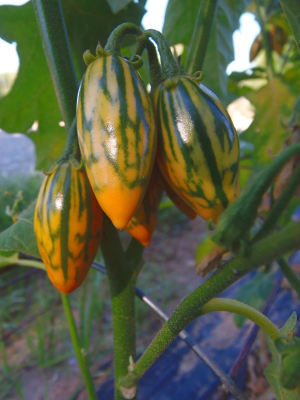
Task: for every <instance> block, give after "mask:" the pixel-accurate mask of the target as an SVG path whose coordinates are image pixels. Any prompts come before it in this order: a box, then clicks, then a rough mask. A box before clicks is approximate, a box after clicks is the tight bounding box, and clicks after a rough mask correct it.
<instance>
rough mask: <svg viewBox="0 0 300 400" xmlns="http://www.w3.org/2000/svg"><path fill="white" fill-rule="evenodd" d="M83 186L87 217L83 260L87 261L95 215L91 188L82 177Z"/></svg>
mask: <svg viewBox="0 0 300 400" xmlns="http://www.w3.org/2000/svg"><path fill="white" fill-rule="evenodd" d="M84 188H85V206H86V209H87V217H86V218H87V221H86V230H85V242H84V250H83V251H84V261H85V262H87V261H88V259H89V244H90V240H91V236H92V220H93V218H95V217H94V216H93V207H92V194H91V189H90V186H89V182H88V180H87V179H84Z"/></svg>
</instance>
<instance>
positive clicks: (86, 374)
mask: <svg viewBox="0 0 300 400" xmlns="http://www.w3.org/2000/svg"><path fill="white" fill-rule="evenodd" d="M61 299H62V303H63V306H64V310H65V315H66V318H67V321H68V326H69V330H70V335H71V339H72V343H73V348H74V351H75V356H76V359H77V362H78V365H79V368H80V371H81V374H82V377H83V380H84V383H85V387H86V390H87V392H88V396H89V399H91V400H97V399H98V398H97V394H96V391H95V387H94V383H93V379H92V376H91V373H90V370H89V368H88V365H87V362H86V359H85V354H84V349H83V348H82V346H81V343H80V339H79V336H78V332H77V329H76V325H75V321H74V317H73V314H72V309H71V305H70V302H69V298H68V296H67V295H66V294H63V293H61Z"/></svg>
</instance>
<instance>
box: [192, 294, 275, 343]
mask: <svg viewBox="0 0 300 400" xmlns="http://www.w3.org/2000/svg"><path fill="white" fill-rule="evenodd" d="M213 311H229V312H232V313H235V314H239V315H242V316H243V317H246V318H248V319H250V320H251V321H253V322H255V323H256V324H257V325H258V326H260V327H261V329H263V330H264V331H265V332H266V333H267V334H268V335H269V336H270V338H271V339H273V340H274V339H276V338H277V337H279V336H281V334H280V331H279V329H278V328H276V326H275V325H274V324H273V322H271V321H270V320H269V318H268V317H266V316H265V315H264V314H262V313H261V312H260V311H258V310H256V308H254V307H250V306H248V304H245V303H242V302H241V301H237V300H232V299H226V298H218V299H212V300H210V301H209V302H207V303H206V304H205V305H204V306H203V307H202V309H201V312H200V315H204V314H207V313H210V312H213Z"/></svg>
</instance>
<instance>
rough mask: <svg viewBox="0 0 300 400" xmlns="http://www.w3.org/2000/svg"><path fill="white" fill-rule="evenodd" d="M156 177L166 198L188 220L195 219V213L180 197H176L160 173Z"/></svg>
mask: <svg viewBox="0 0 300 400" xmlns="http://www.w3.org/2000/svg"><path fill="white" fill-rule="evenodd" d="M158 177H159V183H160V186H161V187H162V188H163V189H164V191H165V192H166V194H167V196H168V197H169V198H170V200H172V202H173V203H174V205H175V206H176V207H177V208H178V210H180V211H181V212H182V213H183V214H185V215H186V216H187V217H188V218H189V219H195V218H196V217H197V213H196V211H194V210H193V209H192V208H191V207H190V206H189V205H188V204H187V203H186V202H185V201H184V200H183V199H182V198H181V197H180V196H178V194H177V193H176V192H175V191H174V190H173V189H172V187H171V186H170V185H169V184H168V183H167V181H166V180H165V178H164V177H163V175H162V174H161V172H160V171H159V173H158Z"/></svg>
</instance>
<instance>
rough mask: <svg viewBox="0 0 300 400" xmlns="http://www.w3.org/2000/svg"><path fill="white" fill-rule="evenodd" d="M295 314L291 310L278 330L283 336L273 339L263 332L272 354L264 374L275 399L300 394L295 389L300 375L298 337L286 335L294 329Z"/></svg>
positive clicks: (296, 397) (295, 397)
mask: <svg viewBox="0 0 300 400" xmlns="http://www.w3.org/2000/svg"><path fill="white" fill-rule="evenodd" d="M296 323H297V314H296V313H295V312H293V314H292V315H291V316H290V318H289V319H288V320H287V321H286V323H285V324H284V325H283V327H282V328H281V329H280V332H281V333H282V335H283V336H281V337H279V338H277V339H275V341H274V342H273V340H272V339H271V338H270V337H269V336H268V335H266V334H265V338H266V342H267V344H268V346H269V349H270V352H271V354H272V362H271V363H270V364H269V365H268V366H267V368H266V369H265V371H264V374H265V376H266V378H267V380H268V382H269V384H270V386H271V388H272V389H273V390H274V393H275V395H276V399H277V400H299V399H300V395H299V392H298V390H297V389H296V390H290V389H295V388H296V387H297V385H299V381H300V377H299V371H300V361H299V360H300V341H299V339H298V338H291V339H288V338H286V336H287V335H288V334H289V333H290V332H291V331H292V330H293V329H294V327H295V325H296Z"/></svg>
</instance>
